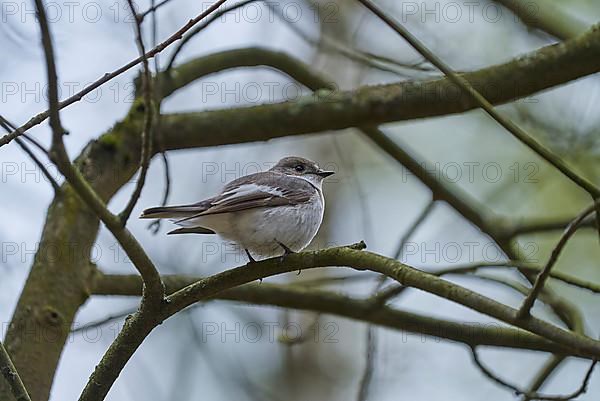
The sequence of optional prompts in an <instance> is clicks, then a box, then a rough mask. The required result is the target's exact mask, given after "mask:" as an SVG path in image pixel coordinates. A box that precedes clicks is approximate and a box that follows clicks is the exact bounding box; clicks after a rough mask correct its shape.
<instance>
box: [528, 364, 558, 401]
mask: <svg viewBox="0 0 600 401" xmlns="http://www.w3.org/2000/svg"><path fill="white" fill-rule="evenodd" d="M565 359H566V358H565V357H564V356H562V355H552V356H551V357H550V358H549V359H548V361H546V363H545V364H544V366H542V368H541V369H540V371H539V372H538V373H537V375H536V376H535V377H534V379H533V381H532V382H531V384H530V385H529V390H528V391H527V394H533V393H535V392H537V391H538V390H539V389H540V388H541V387H542V386H543V385H544V383H545V382H546V381H547V380H548V379H549V378H550V376H552V374H553V373H555V372H556V370H557V369H558V368H559V367H560V365H561V364H562V363H563V362H564V360H565ZM530 400H531V398H529V397H528V396H527V395H523V397H522V398H521V401H530Z"/></svg>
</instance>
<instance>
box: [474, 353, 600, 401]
mask: <svg viewBox="0 0 600 401" xmlns="http://www.w3.org/2000/svg"><path fill="white" fill-rule="evenodd" d="M471 355H472V357H473V363H475V365H476V366H477V367H478V368H479V370H481V372H483V374H484V375H486V376H487V377H488V378H489V379H490V380H492V381H493V382H495V383H497V384H499V385H500V386H502V387H506V388H508V389H509V390H511V391H513V392H514V393H515V394H516V395H524V396H526V397H527V398H529V399H533V400H541V401H568V400H572V399H574V398H577V397H579V396H580V395H581V394H584V393H585V392H586V391H587V387H588V384H589V381H590V378H591V377H592V373H593V372H594V367H595V366H596V361H595V360H594V361H592V363H591V364H590V367H589V369H588V370H587V372H586V374H585V377H584V378H583V382H582V383H581V386H580V387H579V388H578V389H577V390H575V391H574V392H573V393H571V394H567V395H544V394H539V393H535V392H534V393H529V392H527V391H525V390H521V389H520V388H519V387H517V386H515V385H514V384H511V383H508V382H507V381H506V380H504V379H501V378H500V377H498V376H497V375H495V374H494V373H493V372H492V371H491V370H489V369H488V368H486V367H485V365H484V364H483V363H482V362H481V360H480V359H479V354H478V353H477V349H476V348H475V347H472V348H471Z"/></svg>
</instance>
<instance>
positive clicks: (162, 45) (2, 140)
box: [0, 0, 227, 147]
mask: <svg viewBox="0 0 600 401" xmlns="http://www.w3.org/2000/svg"><path fill="white" fill-rule="evenodd" d="M226 1H227V0H217V1H216V2H215V3H213V4H212V5H211V6H210V7H208V8H207V9H206V10H205V11H203V12H202V13H200V14H199V15H198V16H196V17H195V18H193V19H191V20H189V21H188V23H187V24H185V25H184V26H183V27H181V28H180V29H179V30H178V31H177V32H175V33H174V34H173V35H171V36H170V37H169V38H167V39H166V40H165V41H163V42H161V43H160V44H159V45H158V46H156V47H154V48H153V49H151V50H150V51H148V53H146V54H145V58H146V59H150V58H152V57H154V56H156V55H157V54H159V53H160V52H162V51H163V50H164V49H166V48H167V47H168V46H170V45H171V44H173V43H174V42H176V41H178V40H179V39H181V38H182V37H183V35H184V34H185V33H186V32H187V31H189V30H190V29H192V27H193V26H194V25H196V24H197V23H198V22H200V21H201V20H202V19H204V18H205V17H206V16H207V15H209V14H211V13H212V12H213V11H214V10H216V9H217V8H219V6H221V5H222V4H223V3H225V2H226ZM143 60H144V57H138V58H136V59H135V60H133V61H130V62H129V63H127V64H125V65H124V66H122V67H120V68H118V69H116V70H114V71H113V72H110V73H106V74H104V75H103V76H102V77H101V78H99V79H98V80H96V81H94V82H92V83H91V84H89V85H88V86H86V87H85V88H83V89H82V90H81V91H79V92H77V93H76V94H74V95H73V96H71V97H69V98H67V99H65V100H63V101H62V102H60V103H58V107H57V110H60V109H63V108H65V107H67V106H69V105H71V104H73V103H76V102H78V101H80V100H81V99H83V97H84V96H85V95H87V94H88V93H90V92H92V91H94V90H96V89H97V88H99V87H100V86H102V85H104V84H105V83H107V82H109V81H110V80H112V79H113V78H115V77H117V76H119V75H121V74H122V73H124V72H126V71H128V70H130V69H131V68H133V67H135V66H136V65H138V64H139V63H141V62H142V61H143ZM51 112H52V111H51V110H50V109H48V110H46V111H44V112H42V113H40V114H38V115H36V116H35V117H33V118H31V119H30V120H29V121H27V122H26V123H25V124H23V125H22V126H20V127H19V128H18V129H16V130H15V131H13V132H11V133H10V134H7V135H5V136H3V137H1V138H0V147H2V146H4V145H6V144H7V143H9V142H10V141H12V140H13V139H15V138H16V137H18V136H20V135H22V134H23V133H24V132H26V131H27V130H29V129H30V128H32V127H35V126H36V125H38V124H41V123H42V122H43V121H44V120H46V119H47V118H48V117H50V113H51Z"/></svg>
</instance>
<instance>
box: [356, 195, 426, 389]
mask: <svg viewBox="0 0 600 401" xmlns="http://www.w3.org/2000/svg"><path fill="white" fill-rule="evenodd" d="M434 206H435V200H434V199H432V200H431V201H430V202H429V203H428V204H427V206H425V208H424V209H423V210H422V211H421V213H420V214H419V215H418V216H417V218H416V219H415V221H414V222H413V223H412V224H411V225H410V227H409V228H408V230H407V231H406V232H405V233H404V235H403V236H402V238H401V239H400V242H399V244H398V247H397V249H396V252H395V253H394V259H396V260H398V259H400V258H401V256H402V253H403V252H404V246H405V245H406V243H407V241H408V240H409V239H410V238H411V237H412V236H413V235H414V233H415V231H417V229H418V228H419V227H420V226H421V224H423V222H424V221H425V220H426V219H427V216H429V214H430V213H431V211H432V210H433V207H434ZM387 278H388V277H387V276H386V275H384V274H382V275H381V276H379V280H378V282H377V285H376V287H375V290H374V291H373V295H372V296H371V297H372V299H373V300H374V305H376V306H381V305H383V304H384V303H385V300H384V301H382V302H380V299H379V298H377V297H376V295H377V293H378V292H379V291H380V290H381V288H382V287H383V285H384V284H385V282H386V280H387ZM366 342H367V343H366V349H365V366H364V368H363V375H362V378H361V380H360V386H359V388H358V395H357V401H367V400H368V398H369V389H370V387H371V381H372V380H373V370H374V367H375V365H374V364H375V354H376V353H377V333H376V331H375V327H373V325H368V326H367V340H366Z"/></svg>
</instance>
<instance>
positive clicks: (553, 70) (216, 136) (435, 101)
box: [163, 26, 600, 149]
mask: <svg viewBox="0 0 600 401" xmlns="http://www.w3.org/2000/svg"><path fill="white" fill-rule="evenodd" d="M596 58H600V26H596V27H594V28H593V29H592V30H590V31H588V32H587V33H586V34H584V35H582V36H580V37H578V38H577V39H574V40H571V41H567V42H564V43H561V44H557V45H552V46H548V47H545V48H542V49H540V50H537V51H535V52H533V53H530V54H528V55H524V56H521V57H518V58H516V59H514V60H512V61H510V62H508V63H505V64H501V65H497V66H493V67H488V68H484V69H482V70H478V71H474V72H470V73H465V74H463V77H464V78H465V79H466V80H468V81H469V82H470V83H471V84H472V85H473V86H474V87H475V89H477V90H478V91H479V92H480V93H482V94H483V95H484V96H485V97H486V98H487V99H488V100H489V101H490V102H492V103H494V104H501V103H506V102H510V101H513V100H515V99H518V98H522V97H525V96H530V95H531V94H533V93H536V92H539V91H542V90H545V89H548V88H551V87H553V86H556V85H560V84H564V83H565V82H569V81H571V80H573V79H577V78H580V77H582V76H585V75H589V74H592V73H595V72H598V71H600V65H599V64H598V63H596V62H595V59H596ZM476 107H478V104H477V103H476V102H474V101H472V100H471V99H470V98H469V97H468V96H467V95H465V94H463V93H462V92H461V91H460V90H459V89H458V88H457V87H456V86H455V85H454V84H453V83H452V82H451V81H449V80H448V79H447V78H442V79H434V80H427V81H417V82H411V81H409V82H402V83H397V84H389V85H379V86H369V87H363V88H359V89H357V90H355V91H349V92H328V91H319V92H318V93H317V94H316V95H313V96H312V97H304V98H301V99H300V100H298V101H293V102H282V103H275V104H268V105H260V106H253V107H240V108H232V109H220V110H212V111H205V112H196V113H181V114H170V115H165V116H164V117H163V122H164V124H165V127H170V129H169V130H168V132H169V137H168V138H165V147H166V148H167V149H184V148H192V147H203V146H216V145H225V144H232V143H243V142H250V141H264V140H268V139H272V138H279V137H282V136H289V135H299V134H307V133H314V132H319V131H326V130H339V129H344V128H349V127H361V126H369V125H379V124H383V123H386V122H393V121H403V120H410V119H418V118H426V117H434V116H440V115H448V114H453V113H462V112H465V111H468V110H472V109H474V108H476ZM266 125H268V126H269V130H265V129H264V127H265V126H266ZM165 129H166V128H165ZM205 132H211V133H212V135H204V134H203V133H205Z"/></svg>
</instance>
